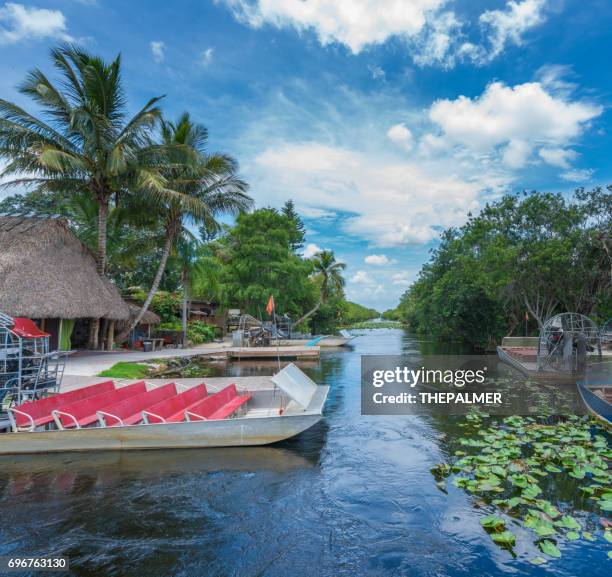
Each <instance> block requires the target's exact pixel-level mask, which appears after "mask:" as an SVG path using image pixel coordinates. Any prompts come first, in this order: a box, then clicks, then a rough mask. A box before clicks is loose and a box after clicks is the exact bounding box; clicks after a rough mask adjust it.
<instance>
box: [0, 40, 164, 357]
mask: <svg viewBox="0 0 612 577" xmlns="http://www.w3.org/2000/svg"><path fill="white" fill-rule="evenodd" d="M51 61H52V63H53V65H54V67H55V68H56V69H57V70H58V71H59V73H60V79H59V82H58V83H54V82H52V81H51V80H49V79H48V78H47V77H46V75H45V74H44V73H43V72H42V71H41V70H39V69H34V70H33V71H31V72H30V73H29V74H28V75H27V77H26V79H25V81H24V82H23V83H22V84H21V85H20V86H19V91H20V92H21V93H22V94H24V95H26V96H28V97H29V98H31V99H32V100H33V101H34V103H35V104H36V105H38V106H39V107H40V110H41V112H40V115H39V116H35V115H33V114H30V113H28V112H27V111H26V110H24V109H23V108H21V107H20V106H18V105H16V104H13V103H11V102H8V101H6V100H2V99H0V157H2V158H3V159H5V160H7V161H8V164H7V166H6V167H5V168H4V170H3V171H2V174H1V175H0V176H1V177H3V178H4V179H7V177H8V181H6V182H5V184H4V186H5V187H6V186H11V185H15V184H18V185H26V186H34V187H36V188H37V189H38V190H39V191H45V192H52V193H61V194H62V195H69V194H75V193H81V194H82V193H85V194H88V195H91V197H92V198H93V199H95V202H96V203H97V265H98V272H99V273H100V274H104V273H105V272H106V261H107V251H106V248H107V218H108V210H109V205H110V204H111V201H112V199H113V198H114V200H115V202H117V201H118V199H119V198H121V196H122V195H124V194H126V192H127V191H128V190H134V189H138V190H140V191H146V192H149V193H151V194H159V193H161V192H163V191H164V180H163V177H162V176H161V174H160V172H159V165H160V164H163V161H164V155H163V154H161V151H160V150H159V149H157V148H156V147H153V146H151V132H152V130H153V129H154V127H155V126H156V124H157V121H158V119H159V117H160V110H159V108H158V107H157V103H158V101H159V100H160V98H161V97H155V98H152V99H151V100H149V101H148V102H147V103H146V104H145V105H144V106H143V107H142V108H141V109H140V111H139V112H137V113H136V114H135V115H134V116H133V117H131V118H128V115H127V102H126V99H125V94H124V91H123V86H122V80H121V57H120V56H117V58H115V60H113V61H112V62H110V63H108V62H105V61H104V60H103V59H102V58H99V57H97V56H93V55H91V54H89V53H88V52H86V51H85V50H83V49H81V48H79V47H77V46H69V45H64V46H60V47H57V48H54V49H53V50H52V51H51ZM97 328H98V321H97V320H95V321H94V322H92V333H91V335H92V336H91V339H90V341H91V342H90V346H92V347H95V346H97Z"/></svg>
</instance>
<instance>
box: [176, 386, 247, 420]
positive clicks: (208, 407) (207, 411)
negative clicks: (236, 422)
mask: <svg viewBox="0 0 612 577" xmlns="http://www.w3.org/2000/svg"><path fill="white" fill-rule="evenodd" d="M250 398H251V395H239V394H238V392H237V391H236V385H234V384H232V385H229V386H228V387H225V389H223V390H221V391H219V392H218V393H215V394H214V395H211V396H210V397H207V398H206V399H204V400H202V401H200V402H199V403H197V404H196V405H194V406H192V407H190V408H189V410H187V411H185V417H186V418H187V420H188V421H213V420H219V419H225V418H227V417H229V416H230V415H232V414H233V413H235V412H236V411H237V410H238V409H239V408H240V407H242V406H243V405H244V404H245V403H246V402H247V401H248V400H249V399H250Z"/></svg>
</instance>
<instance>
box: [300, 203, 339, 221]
mask: <svg viewBox="0 0 612 577" xmlns="http://www.w3.org/2000/svg"><path fill="white" fill-rule="evenodd" d="M298 213H299V214H300V215H302V216H305V217H306V218H334V217H335V216H336V213H335V212H334V211H333V210H326V209H324V208H319V207H316V206H299V207H298Z"/></svg>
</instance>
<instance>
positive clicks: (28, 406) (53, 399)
mask: <svg viewBox="0 0 612 577" xmlns="http://www.w3.org/2000/svg"><path fill="white" fill-rule="evenodd" d="M114 390H115V385H114V384H113V381H104V382H102V383H98V384H96V385H91V386H89V387H82V388H80V389H76V390H74V391H68V392H67V393H61V394H59V395H52V396H50V397H45V398H44V399H39V400H37V401H28V402H27V403H22V404H21V405H19V407H13V408H11V409H9V415H10V416H11V418H12V421H13V428H14V429H15V430H32V431H33V430H34V429H35V428H36V427H41V426H43V425H46V424H48V423H51V422H53V415H52V414H51V412H52V411H53V410H55V409H58V408H59V407H61V406H62V405H66V404H68V403H73V402H76V401H80V400H82V399H86V398H87V397H92V396H94V395H100V394H106V393H110V392H111V391H114Z"/></svg>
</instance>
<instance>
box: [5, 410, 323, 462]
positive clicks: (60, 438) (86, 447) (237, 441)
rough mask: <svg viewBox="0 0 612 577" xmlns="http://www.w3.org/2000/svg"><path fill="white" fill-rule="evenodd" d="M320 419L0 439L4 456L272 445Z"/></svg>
mask: <svg viewBox="0 0 612 577" xmlns="http://www.w3.org/2000/svg"><path fill="white" fill-rule="evenodd" d="M321 418H322V415H321V414H302V415H279V416H276V417H261V418H257V417H255V418H249V417H244V418H236V419H223V420H219V421H195V422H184V423H172V424H152V425H144V424H143V425H132V426H127V427H106V428H97V427H96V428H85V429H71V430H63V431H57V430H56V431H40V432H33V433H28V432H23V433H5V434H3V435H0V455H7V454H15V453H50V452H64V451H106V450H130V449H189V448H205V447H244V446H250V445H269V444H271V443H276V442H278V441H282V440H284V439H289V438H291V437H294V436H295V435H299V434H300V433H302V432H303V431H305V430H306V429H309V428H310V427H312V426H313V425H315V424H316V423H318V422H319V421H320V420H321Z"/></svg>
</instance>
